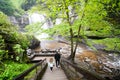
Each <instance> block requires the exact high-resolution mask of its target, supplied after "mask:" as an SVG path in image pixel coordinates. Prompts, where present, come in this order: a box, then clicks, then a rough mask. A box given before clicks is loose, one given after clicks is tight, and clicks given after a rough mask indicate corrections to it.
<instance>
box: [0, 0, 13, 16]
mask: <svg viewBox="0 0 120 80" xmlns="http://www.w3.org/2000/svg"><path fill="white" fill-rule="evenodd" d="M0 11H2V12H4V13H5V14H7V15H9V16H10V15H13V13H14V11H15V8H14V6H13V5H12V3H11V2H10V1H9V0H0Z"/></svg>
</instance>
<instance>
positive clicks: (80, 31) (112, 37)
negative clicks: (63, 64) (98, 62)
mask: <svg viewBox="0 0 120 80" xmlns="http://www.w3.org/2000/svg"><path fill="white" fill-rule="evenodd" d="M33 13H39V14H42V15H43V14H44V15H43V16H44V17H45V20H44V21H43V22H37V23H30V22H28V24H25V25H24V26H22V27H21V26H20V25H22V23H24V20H28V19H29V16H30V15H32V14H33ZM24 14H27V15H28V18H23V21H22V20H19V19H22V18H21V17H22V16H23V15H24ZM9 17H14V18H15V19H16V20H18V23H17V25H14V22H15V21H14V22H11V21H12V20H10V18H9ZM57 19H61V23H60V24H58V25H57V23H56V20H57ZM45 22H48V24H49V25H48V27H50V24H51V25H52V27H50V28H48V29H43V28H42V26H43V24H44V23H45ZM20 28H22V31H21V30H20ZM42 33H47V34H48V35H49V36H50V37H49V38H47V39H48V40H51V39H53V36H59V35H60V36H62V37H64V38H65V39H66V40H67V41H70V43H71V45H70V46H71V49H70V56H69V57H68V59H69V60H71V61H72V62H74V59H75V54H76V49H77V46H78V45H79V44H80V43H82V44H84V45H86V46H89V47H90V48H91V49H92V50H94V51H103V52H105V53H112V54H115V55H117V56H119V55H120V1H119V0H0V80H12V79H13V77H15V76H17V75H18V74H20V73H21V72H23V71H24V70H26V69H28V68H30V67H31V66H32V65H33V64H31V63H29V61H30V60H29V58H28V57H27V54H26V53H27V52H26V50H27V48H31V49H35V48H37V47H38V46H39V44H40V41H41V40H40V39H38V38H36V35H40V34H42ZM23 66H25V67H23Z"/></svg>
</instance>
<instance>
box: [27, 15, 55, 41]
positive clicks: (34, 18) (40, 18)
mask: <svg viewBox="0 0 120 80" xmlns="http://www.w3.org/2000/svg"><path fill="white" fill-rule="evenodd" d="M37 22H40V23H42V26H40V27H41V28H43V29H49V28H52V27H53V23H52V21H51V19H50V18H47V17H46V15H45V14H39V13H33V14H31V15H30V16H29V23H30V24H33V23H37ZM36 37H37V38H38V39H40V40H41V39H43V38H48V37H49V36H48V34H47V33H41V35H36Z"/></svg>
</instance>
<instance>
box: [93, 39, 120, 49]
mask: <svg viewBox="0 0 120 80" xmlns="http://www.w3.org/2000/svg"><path fill="white" fill-rule="evenodd" d="M92 42H93V44H99V45H103V46H106V48H105V50H108V51H114V50H116V51H120V38H106V39H103V40H92Z"/></svg>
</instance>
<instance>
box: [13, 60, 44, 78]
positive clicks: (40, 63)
mask: <svg viewBox="0 0 120 80" xmlns="http://www.w3.org/2000/svg"><path fill="white" fill-rule="evenodd" d="M45 60H46V59H44V60H41V61H40V62H38V63H36V64H35V65H34V66H32V67H31V68H29V69H28V70H26V71H24V72H23V73H21V74H20V75H18V76H17V77H15V78H14V79H13V80H24V77H25V76H27V75H28V74H29V73H30V72H32V71H33V70H34V69H36V68H37V67H38V66H39V65H42V63H43V62H44V61H45Z"/></svg>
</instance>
